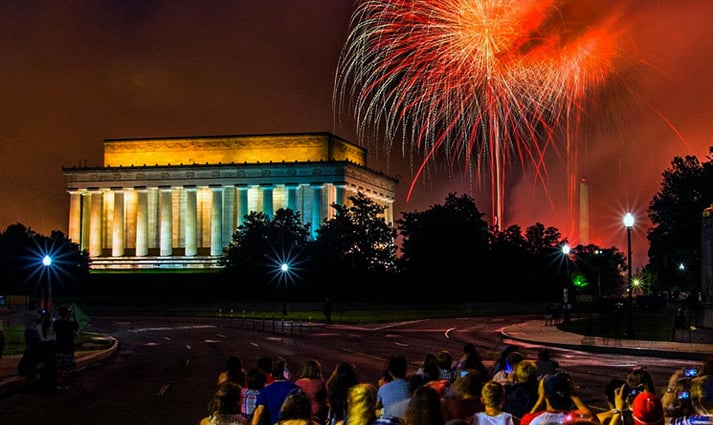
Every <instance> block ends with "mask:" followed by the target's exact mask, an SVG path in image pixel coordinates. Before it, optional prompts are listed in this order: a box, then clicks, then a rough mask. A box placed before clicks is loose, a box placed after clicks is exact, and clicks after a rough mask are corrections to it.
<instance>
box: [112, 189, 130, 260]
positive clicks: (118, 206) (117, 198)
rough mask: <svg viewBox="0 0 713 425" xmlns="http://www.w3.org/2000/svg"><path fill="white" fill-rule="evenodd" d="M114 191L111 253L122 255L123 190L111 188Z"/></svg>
mask: <svg viewBox="0 0 713 425" xmlns="http://www.w3.org/2000/svg"><path fill="white" fill-rule="evenodd" d="M112 191H113V192H114V218H113V220H112V222H113V224H112V229H111V241H112V242H111V255H112V257H122V256H123V255H124V223H125V220H126V216H125V212H124V191H123V189H122V188H112Z"/></svg>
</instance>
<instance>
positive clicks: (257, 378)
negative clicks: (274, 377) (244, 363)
mask: <svg viewBox="0 0 713 425" xmlns="http://www.w3.org/2000/svg"><path fill="white" fill-rule="evenodd" d="M265 383H267V374H266V373H265V371H264V370H262V369H260V368H259V367H255V368H252V369H250V370H248V372H247V374H246V375H245V386H246V387H248V388H249V389H251V390H259V389H262V388H263V387H264V386H265Z"/></svg>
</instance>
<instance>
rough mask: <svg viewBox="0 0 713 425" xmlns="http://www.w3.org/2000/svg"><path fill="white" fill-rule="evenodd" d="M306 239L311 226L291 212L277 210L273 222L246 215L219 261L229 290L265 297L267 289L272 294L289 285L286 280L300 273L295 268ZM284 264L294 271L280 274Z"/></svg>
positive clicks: (259, 214)
mask: <svg viewBox="0 0 713 425" xmlns="http://www.w3.org/2000/svg"><path fill="white" fill-rule="evenodd" d="M309 237H310V225H309V224H305V223H302V220H301V217H300V214H299V213H298V212H297V213H296V212H295V211H293V210H292V209H289V208H287V209H285V208H280V209H278V210H277V211H275V215H274V216H273V217H272V218H270V217H269V216H268V215H267V214H265V213H263V212H256V211H252V212H250V213H249V214H247V215H246V216H245V221H244V223H243V224H241V225H240V226H238V229H237V230H236V232H235V233H234V234H233V239H232V241H231V242H230V245H229V246H228V247H226V248H225V249H224V251H223V255H222V257H221V259H220V262H221V264H222V265H223V266H225V269H224V271H225V274H226V276H227V278H228V280H229V282H230V284H231V285H232V289H233V290H238V291H239V293H241V294H243V295H246V296H252V297H255V296H264V294H265V291H264V289H266V287H267V289H272V291H271V292H273V293H274V292H276V290H277V289H279V288H278V287H279V286H280V284H281V283H282V284H287V283H288V282H287V280H286V279H288V278H297V277H298V275H297V272H298V271H299V270H294V268H296V267H298V263H299V262H300V261H301V260H302V259H303V255H304V250H305V248H306V246H307V245H308V243H309ZM283 263H284V264H290V265H291V266H292V267H293V270H292V271H290V270H287V271H282V270H280V266H281V265H282V264H283ZM286 272H288V273H290V274H289V275H285V274H283V273H286ZM282 280H284V282H282Z"/></svg>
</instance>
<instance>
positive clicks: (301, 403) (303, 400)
mask: <svg viewBox="0 0 713 425" xmlns="http://www.w3.org/2000/svg"><path fill="white" fill-rule="evenodd" d="M288 419H308V420H309V419H312V404H310V401H309V398H308V397H307V393H305V392H304V390H303V389H302V388H294V389H292V390H290V392H289V393H287V397H285V400H284V401H283V402H282V406H281V407H280V418H279V420H281V421H284V420H288Z"/></svg>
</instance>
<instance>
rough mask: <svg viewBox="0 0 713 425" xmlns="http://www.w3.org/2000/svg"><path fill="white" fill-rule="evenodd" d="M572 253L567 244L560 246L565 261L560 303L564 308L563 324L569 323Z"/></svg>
mask: <svg viewBox="0 0 713 425" xmlns="http://www.w3.org/2000/svg"><path fill="white" fill-rule="evenodd" d="M570 252H572V248H571V247H570V246H569V244H564V245H562V255H564V261H565V273H566V277H565V281H564V287H563V288H562V303H563V306H564V312H563V313H564V323H569V253H570Z"/></svg>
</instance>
